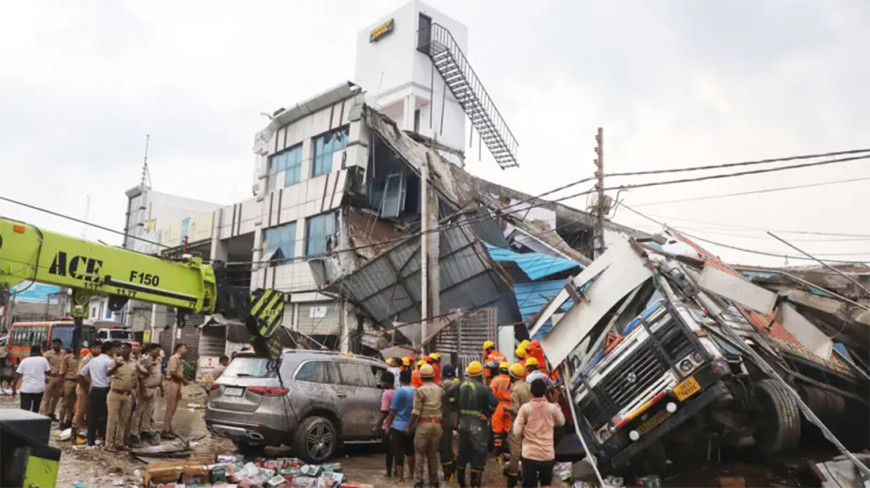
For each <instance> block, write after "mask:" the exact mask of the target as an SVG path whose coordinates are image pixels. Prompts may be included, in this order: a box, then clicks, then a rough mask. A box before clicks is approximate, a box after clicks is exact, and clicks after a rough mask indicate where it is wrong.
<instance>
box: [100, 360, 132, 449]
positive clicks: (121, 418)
mask: <svg viewBox="0 0 870 488" xmlns="http://www.w3.org/2000/svg"><path fill="white" fill-rule="evenodd" d="M115 362H116V363H117V364H119V366H118V367H117V368H116V369H115V372H114V373H112V383H111V387H110V389H109V396H108V399H107V401H106V406H107V408H108V410H109V420H108V422H107V427H106V447H107V448H113V447H120V446H123V445H124V444H126V442H125V441H126V439H124V436H125V434H126V432H127V423H128V422H129V421H130V411H131V409H132V408H133V393H134V392H135V391H136V388H137V387H138V385H139V368H138V367H137V364H136V363H135V362H133V360H132V359H129V360H126V361H125V360H124V359H123V358H121V357H120V356H119V357H117V358H115Z"/></svg>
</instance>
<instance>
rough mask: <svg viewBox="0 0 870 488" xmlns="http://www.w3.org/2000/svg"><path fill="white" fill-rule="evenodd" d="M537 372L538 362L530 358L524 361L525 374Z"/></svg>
mask: <svg viewBox="0 0 870 488" xmlns="http://www.w3.org/2000/svg"><path fill="white" fill-rule="evenodd" d="M535 371H538V360H537V359H536V358H534V357H530V358H527V359H526V374H531V373H534V372H535Z"/></svg>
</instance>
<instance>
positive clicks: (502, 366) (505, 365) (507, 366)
mask: <svg viewBox="0 0 870 488" xmlns="http://www.w3.org/2000/svg"><path fill="white" fill-rule="evenodd" d="M510 367H511V365H510V364H509V363H508V362H507V361H502V362H501V364H499V365H498V369H499V371H501V372H502V373H507V372H508V370H509V369H510Z"/></svg>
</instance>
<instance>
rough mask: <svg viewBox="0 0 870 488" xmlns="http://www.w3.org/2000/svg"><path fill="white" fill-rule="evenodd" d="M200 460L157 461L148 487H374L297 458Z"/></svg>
mask: <svg viewBox="0 0 870 488" xmlns="http://www.w3.org/2000/svg"><path fill="white" fill-rule="evenodd" d="M200 461H202V459H200V460H197V461H190V460H184V461H181V460H179V461H169V462H154V463H150V464H148V466H146V467H145V471H144V476H143V485H144V486H146V487H148V488H182V487H184V488H209V487H211V488H255V487H256V488H260V487H263V488H372V487H371V485H363V484H358V483H348V482H347V476H346V475H345V474H344V473H342V471H341V464H340V463H330V464H323V465H313V464H305V463H304V462H303V461H301V460H299V459H296V458H277V459H265V458H257V459H255V460H254V461H247V462H246V461H245V459H244V456H242V455H241V454H220V455H218V456H217V458H216V459H215V458H214V457H212V459H211V460H210V461H213V462H210V463H209V464H202V463H201V462H200Z"/></svg>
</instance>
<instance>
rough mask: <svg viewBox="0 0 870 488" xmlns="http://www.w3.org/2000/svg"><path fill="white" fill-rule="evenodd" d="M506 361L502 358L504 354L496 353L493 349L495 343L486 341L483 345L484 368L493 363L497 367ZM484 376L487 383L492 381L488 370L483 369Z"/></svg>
mask: <svg viewBox="0 0 870 488" xmlns="http://www.w3.org/2000/svg"><path fill="white" fill-rule="evenodd" d="M504 361H507V358H505V357H504V354H502V353H500V352H498V350H497V349H496V348H495V343H494V342H492V341H486V342H484V343H483V364H484V367H485V365H486V364H487V363H495V364H496V365H499V364H501V363H503V362H504ZM484 374H485V375H486V380H487V383H489V382H490V381H492V376H491V375H490V373H489V369H486V368H485V369H484Z"/></svg>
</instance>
